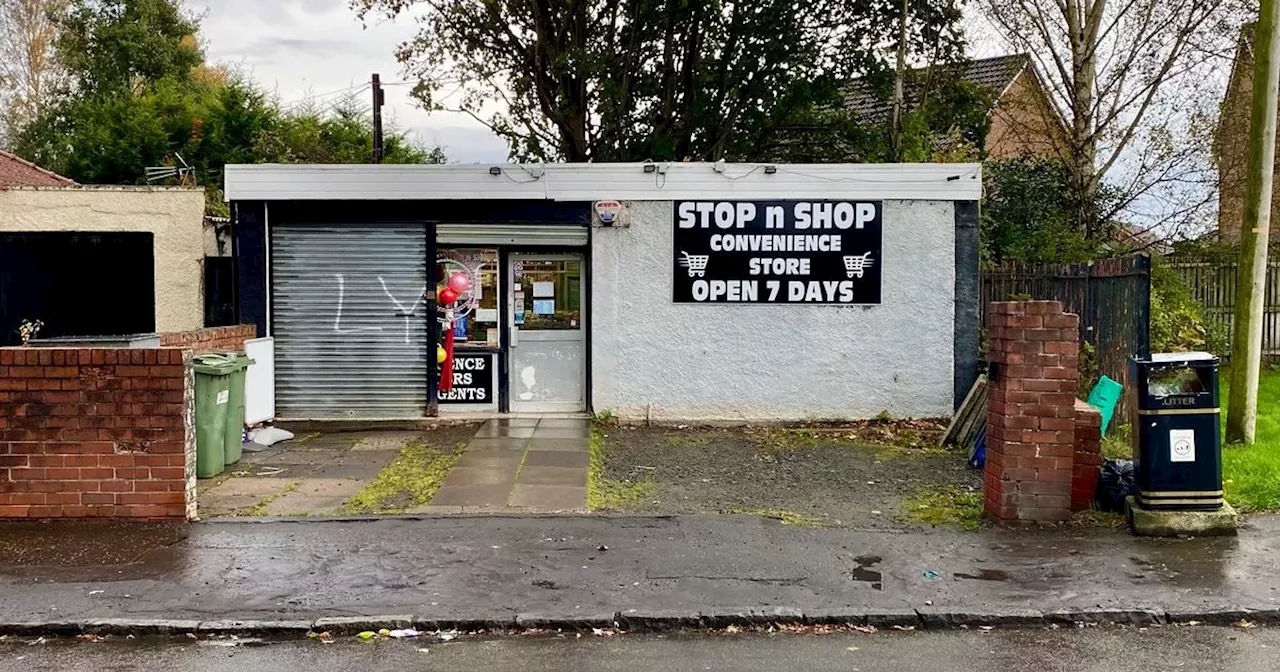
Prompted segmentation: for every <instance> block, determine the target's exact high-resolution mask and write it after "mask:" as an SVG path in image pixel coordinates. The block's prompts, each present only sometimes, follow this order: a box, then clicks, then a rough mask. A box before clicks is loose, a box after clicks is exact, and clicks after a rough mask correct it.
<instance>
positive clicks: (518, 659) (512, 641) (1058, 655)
mask: <svg viewBox="0 0 1280 672" xmlns="http://www.w3.org/2000/svg"><path fill="white" fill-rule="evenodd" d="M27 642H28V640H19V639H10V640H9V641H6V642H0V670H22V671H23V672H36V671H40V670H59V671H61V670H94V671H95V672H96V671H98V670H112V671H113V672H116V671H119V672H124V671H127V670H146V671H147V672H154V671H155V670H183V672H200V671H203V670H218V671H220V672H238V671H244V672H251V671H252V672H256V671H258V670H272V672H288V671H290V670H305V671H306V672H322V671H324V670H412V669H432V670H485V671H486V672H504V671H507V670H510V671H519V672H530V671H533V670H574V671H586V670H600V671H603V672H613V671H617V672H623V671H626V672H633V671H635V670H654V671H665V670H735V671H736V670H778V669H793V670H844V671H850V670H856V671H869V670H936V671H938V672H949V671H957V672H959V671H961V670H963V671H965V672H971V671H973V670H999V671H1000V672H1018V671H1023V670H1025V671H1028V672H1031V671H1034V672H1055V671H1057V670H1062V671H1064V672H1066V671H1071V672H1104V671H1105V672H1111V671H1120V670H1124V671H1126V672H1129V671H1131V670H1162V671H1163V670H1197V671H1203V670H1215V671H1216V670H1228V671H1236V670H1240V671H1251V670H1258V671H1259V672H1261V671H1264V670H1265V671H1267V672H1271V671H1272V670H1275V669H1277V668H1280V629H1276V628H1273V629H1267V628H1255V629H1248V630H1245V629H1239V628H1210V627H1153V628H1146V629H1139V628H1133V627H1126V628H1118V627H1111V628H1105V627H1093V628H1085V629H1074V628H1064V629H1060V630H1051V629H1028V630H994V631H990V632H982V631H978V630H952V631H943V632H887V633H886V632H881V633H878V634H874V635H864V634H856V633H841V634H829V635H791V634H775V635H767V634H737V635H724V634H720V635H706V634H697V635H695V634H688V635H683V634H682V635H667V636H657V635H643V636H642V635H619V636H615V637H596V636H592V635H586V636H584V637H582V638H576V637H575V636H574V635H568V636H567V637H565V638H556V637H542V636H540V637H528V636H526V637H512V638H503V639H487V640H455V641H452V642H444V643H442V642H435V641H428V640H425V639H424V640H415V641H383V642H363V641H359V640H357V639H354V638H344V639H342V640H340V641H337V642H335V643H333V644H321V643H319V642H316V641H308V640H291V641H285V642H275V643H268V644H265V645H259V646H237V647H224V646H211V645H207V644H197V643H196V642H193V641H191V640H187V639H178V640H153V641H138V640H134V641H131V642H123V641H122V642H118V643H116V642H103V643H85V642H76V641H74V640H53V641H49V642H46V643H43V644H37V645H28V643H27ZM424 649H425V650H424Z"/></svg>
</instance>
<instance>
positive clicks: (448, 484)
mask: <svg viewBox="0 0 1280 672" xmlns="http://www.w3.org/2000/svg"><path fill="white" fill-rule="evenodd" d="M590 441H591V421H590V420H587V419H585V418H581V419H580V418H541V419H540V418H497V419H493V420H489V421H488V422H486V423H484V424H483V425H481V427H480V429H479V431H477V432H476V435H475V438H473V439H472V440H471V442H470V443H469V444H467V451H466V453H464V454H463V455H462V457H461V458H460V459H459V460H458V463H457V465H455V466H454V468H453V470H452V471H450V472H449V475H448V477H446V478H445V480H444V484H443V485H442V486H441V487H440V492H438V493H437V494H436V496H435V498H434V499H432V500H431V504H430V505H428V506H426V507H424V508H422V509H420V511H421V512H424V513H511V512H525V513H554V512H581V511H586V510H587V466H588V463H589V462H590V452H589V445H590Z"/></svg>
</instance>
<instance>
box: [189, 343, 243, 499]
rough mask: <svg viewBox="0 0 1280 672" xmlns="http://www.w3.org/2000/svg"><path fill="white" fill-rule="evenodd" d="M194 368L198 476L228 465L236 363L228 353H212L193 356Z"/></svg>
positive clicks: (200, 476) (210, 476) (217, 470)
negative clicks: (229, 422) (228, 417)
mask: <svg viewBox="0 0 1280 672" xmlns="http://www.w3.org/2000/svg"><path fill="white" fill-rule="evenodd" d="M192 368H193V369H195V372H196V476H197V477H199V478H213V477H214V476H217V475H218V474H221V473H222V470H223V469H224V468H226V436H227V412H228V410H229V409H230V406H231V403H230V402H231V389H230V386H231V374H232V373H233V372H234V371H235V368H236V363H235V360H233V359H230V358H228V357H227V356H226V355H225V354H218V353H211V354H207V355H196V356H195V357H193V358H192ZM239 440H240V438H239V437H238V436H237V437H236V441H239Z"/></svg>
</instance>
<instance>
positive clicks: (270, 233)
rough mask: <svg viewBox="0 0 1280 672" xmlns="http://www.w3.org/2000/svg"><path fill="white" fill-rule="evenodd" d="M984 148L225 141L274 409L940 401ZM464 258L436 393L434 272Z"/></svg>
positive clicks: (973, 237) (741, 413) (797, 408)
mask: <svg viewBox="0 0 1280 672" xmlns="http://www.w3.org/2000/svg"><path fill="white" fill-rule="evenodd" d="M980 192H981V175H980V167H979V166H978V165H974V164H946V165H934V164H903V165H843V164H827V165H787V164H777V165H772V164H723V163H720V164H708V163H680V164H652V163H648V164H556V165H498V166H487V165H467V166H463V165H448V166H283V165H246V166H228V167H227V180H226V193H227V197H228V199H229V200H230V201H231V205H232V216H233V227H234V243H235V245H234V247H235V250H234V251H235V257H236V284H237V297H236V304H237V310H238V313H239V314H238V316H237V317H238V319H239V321H240V322H242V323H246V324H255V325H256V326H257V328H258V331H259V335H261V336H271V337H273V338H274V339H275V353H276V355H275V362H274V365H275V399H276V413H277V415H278V416H279V417H280V418H283V419H390V418H394V419H404V418H419V417H424V416H430V415H437V414H438V415H440V416H453V415H476V414H479V415H489V414H498V413H548V412H558V413H579V412H605V411H607V412H610V413H612V414H613V415H614V416H616V417H619V418H623V419H627V420H646V419H648V420H653V421H766V420H800V419H821V418H866V417H872V416H875V415H877V414H879V413H881V412H888V413H889V414H891V415H894V416H899V417H903V416H910V417H925V416H943V415H949V414H950V413H951V411H952V409H953V408H954V406H955V404H957V403H958V400H959V399H961V398H962V397H963V394H964V393H965V392H967V391H968V389H969V386H970V385H971V383H972V381H973V379H974V378H975V376H976V375H977V354H978V334H979V324H978V305H977V302H978V249H977V242H978V241H977V235H978V234H977V217H978V207H977V201H978V199H979V197H980ZM456 271H465V272H466V273H467V274H468V276H469V277H471V278H474V279H475V282H474V287H473V289H472V294H473V296H471V297H468V300H469V302H470V310H469V313H468V315H467V316H466V317H465V318H464V319H460V320H458V321H457V322H456V323H455V324H454V326H453V330H454V331H453V335H454V339H455V352H456V356H455V362H454V367H453V369H454V370H453V373H452V375H453V382H454V383H455V384H454V388H453V390H452V391H451V392H449V393H448V394H446V395H441V394H440V393H439V392H438V390H437V388H438V381H437V380H436V367H435V356H434V353H435V347H434V344H435V343H436V342H438V340H439V338H440V336H441V334H440V327H439V326H438V322H437V321H436V320H435V314H436V310H437V306H436V305H435V298H436V289H437V288H438V287H442V286H443V285H442V284H441V283H442V282H443V279H444V278H445V277H446V276H447V275H449V274H451V273H453V272H456Z"/></svg>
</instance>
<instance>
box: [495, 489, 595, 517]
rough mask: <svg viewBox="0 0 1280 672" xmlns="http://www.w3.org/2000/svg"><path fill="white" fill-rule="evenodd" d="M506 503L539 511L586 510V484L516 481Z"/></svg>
mask: <svg viewBox="0 0 1280 672" xmlns="http://www.w3.org/2000/svg"><path fill="white" fill-rule="evenodd" d="M507 503H508V504H509V505H510V506H518V507H526V508H531V509H537V510H540V511H586V510H587V486H586V484H585V483H584V484H583V485H582V487H569V486H558V485H525V484H523V483H517V484H516V486H515V487H514V488H512V489H511V498H510V499H508V500H507Z"/></svg>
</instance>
